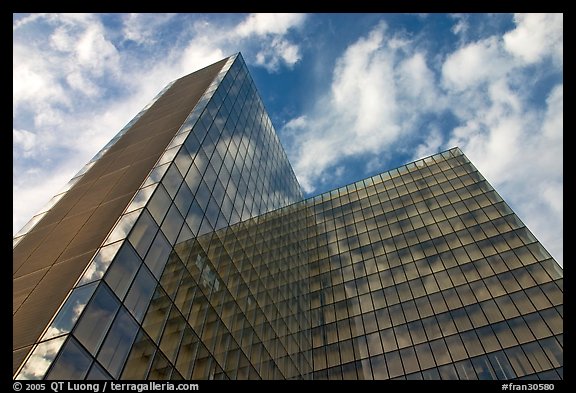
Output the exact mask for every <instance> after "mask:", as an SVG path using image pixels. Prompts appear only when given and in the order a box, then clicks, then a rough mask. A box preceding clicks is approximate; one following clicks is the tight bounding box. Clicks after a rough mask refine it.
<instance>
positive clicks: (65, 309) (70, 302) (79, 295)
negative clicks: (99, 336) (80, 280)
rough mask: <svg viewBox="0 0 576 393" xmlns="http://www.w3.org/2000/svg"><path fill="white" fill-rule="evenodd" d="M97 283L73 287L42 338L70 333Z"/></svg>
mask: <svg viewBox="0 0 576 393" xmlns="http://www.w3.org/2000/svg"><path fill="white" fill-rule="evenodd" d="M96 286H97V283H92V284H89V285H84V286H82V287H79V288H76V289H74V291H72V293H71V294H70V297H69V298H68V299H67V300H66V302H65V303H64V305H63V306H62V308H61V309H60V311H58V315H57V316H56V318H55V319H54V321H53V322H52V323H51V324H50V327H49V328H48V330H47V331H46V333H45V334H44V336H42V340H47V339H49V338H52V337H56V336H59V335H62V334H66V333H70V331H71V330H72V328H73V327H74V324H75V323H76V321H77V320H78V317H79V316H80V314H82V311H83V310H84V307H86V303H88V300H90V296H92V294H93V293H94V290H95V289H96Z"/></svg>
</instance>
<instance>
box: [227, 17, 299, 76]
mask: <svg viewBox="0 0 576 393" xmlns="http://www.w3.org/2000/svg"><path fill="white" fill-rule="evenodd" d="M305 20H306V15H305V14H273V13H270V14H250V15H248V16H247V17H246V18H245V19H244V20H243V21H242V22H241V23H240V24H238V25H237V26H236V28H235V29H234V30H233V33H232V38H233V37H236V39H246V38H250V37H257V39H258V40H259V41H260V43H259V44H258V45H257V47H258V49H257V50H256V55H255V58H256V64H258V65H261V66H263V67H265V68H266V69H267V70H268V71H269V72H274V71H278V69H279V67H280V65H282V64H284V65H286V66H287V67H289V68H291V67H293V66H294V65H295V64H296V63H297V62H298V61H300V59H301V57H302V56H301V53H300V47H299V45H297V44H295V43H294V42H292V41H290V40H289V39H288V38H287V35H288V33H289V32H290V30H294V29H298V28H300V27H301V26H302V25H303V23H304V21H305Z"/></svg>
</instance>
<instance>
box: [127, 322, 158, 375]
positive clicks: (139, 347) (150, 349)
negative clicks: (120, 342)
mask: <svg viewBox="0 0 576 393" xmlns="http://www.w3.org/2000/svg"><path fill="white" fill-rule="evenodd" d="M155 350H156V347H155V346H154V344H153V343H152V341H151V340H150V338H148V335H146V333H144V331H143V330H140V332H139V333H138V336H137V337H136V340H135V341H134V345H133V346H132V348H131V350H130V355H129V356H128V360H127V361H126V366H125V367H124V371H123V372H122V379H132V380H142V379H146V376H147V374H148V368H149V367H150V363H151V362H152V358H153V357H154V351H155Z"/></svg>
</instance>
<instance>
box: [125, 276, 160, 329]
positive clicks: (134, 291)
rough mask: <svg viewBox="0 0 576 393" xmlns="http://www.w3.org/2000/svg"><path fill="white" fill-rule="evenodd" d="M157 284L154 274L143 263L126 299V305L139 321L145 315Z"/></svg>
mask: <svg viewBox="0 0 576 393" xmlns="http://www.w3.org/2000/svg"><path fill="white" fill-rule="evenodd" d="M156 285H157V282H156V280H154V276H152V274H151V273H150V271H149V270H148V268H147V267H146V266H144V265H142V266H141V267H140V270H139V271H138V274H137V275H136V278H135V279H134V283H133V284H132V287H131V288H130V291H128V295H127V296H126V300H125V301H124V304H125V306H126V307H127V308H128V310H130V311H131V312H132V315H133V316H134V317H135V318H136V320H137V321H138V322H141V321H142V318H143V317H144V313H145V312H146V309H147V308H148V304H149V303H150V299H151V298H152V295H153V294H154V289H155V288H156Z"/></svg>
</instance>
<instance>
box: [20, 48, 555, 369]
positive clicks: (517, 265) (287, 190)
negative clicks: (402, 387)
mask: <svg viewBox="0 0 576 393" xmlns="http://www.w3.org/2000/svg"><path fill="white" fill-rule="evenodd" d="M562 281H563V272H562V269H561V268H560V267H559V266H558V264H557V263H556V261H554V259H553V258H551V256H550V255H549V254H548V253H547V252H546V250H545V249H544V248H543V247H542V246H541V244H540V243H539V242H538V240H537V239H536V238H535V237H534V236H533V235H532V233H531V232H530V231H529V230H528V228H526V226H525V225H524V224H523V223H522V222H521V221H520V220H519V218H518V217H517V216H516V215H515V214H514V212H513V211H512V210H511V209H510V207H509V206H508V205H507V204H506V202H505V201H503V200H502V198H500V196H499V195H498V194H497V192H496V191H495V190H494V189H493V188H492V187H491V186H490V184H489V183H488V182H487V181H486V180H485V179H484V178H483V177H482V175H481V174H480V173H479V172H478V171H477V170H476V168H475V167H474V166H473V164H472V163H471V162H470V161H469V160H468V159H467V158H466V156H465V155H464V154H463V152H462V151H460V149H458V148H453V149H450V150H448V151H445V152H442V153H439V154H436V155H433V156H431V157H428V158H425V159H422V160H419V161H416V162H413V163H410V164H407V165H404V166H402V167H399V168H396V169H393V170H390V171H388V172H385V173H382V174H379V175H376V176H373V177H370V178H368V179H364V180H361V181H359V182H357V183H354V184H350V185H348V186H344V187H341V188H338V189H336V190H333V191H330V192H326V193H324V194H321V195H318V196H315V197H312V198H308V199H303V196H302V193H301V191H300V187H299V185H298V182H297V180H296V177H295V175H294V173H293V171H292V169H291V166H290V163H289V161H288V159H287V157H286V154H285V152H284V150H283V148H282V146H281V144H280V142H279V140H278V138H277V136H276V133H275V131H274V128H273V126H272V124H271V122H270V119H269V117H268V115H267V114H266V111H265V109H264V105H263V103H262V102H261V99H260V98H259V96H258V93H257V89H256V87H255V85H254V82H253V81H252V79H251V77H250V75H249V73H248V70H247V67H246V65H245V64H244V61H243V59H242V57H241V55H240V54H237V55H234V56H231V57H229V58H227V59H224V60H222V61H220V62H218V63H215V64H213V65H211V66H209V67H206V68H204V69H202V70H200V71H197V72H195V73H193V74H190V75H188V76H185V77H183V78H180V79H178V80H176V81H174V82H172V83H171V84H169V85H168V86H167V87H166V88H165V89H164V90H163V91H162V92H160V94H159V95H158V96H157V97H156V98H155V99H154V100H153V101H152V102H151V103H150V104H149V105H148V106H147V107H146V108H144V109H143V110H142V111H141V112H140V113H139V114H138V115H137V116H136V117H135V118H134V119H133V120H132V121H131V122H130V123H129V124H128V125H127V126H126V127H125V128H124V129H123V130H121V131H120V132H119V133H118V135H117V136H116V137H115V138H114V139H113V140H112V141H111V142H110V143H109V144H108V145H106V146H105V147H104V148H103V149H102V151H100V152H99V153H98V154H97V155H96V156H95V157H94V158H93V159H92V160H91V161H90V162H89V163H88V164H87V165H86V166H85V167H84V168H83V169H82V170H81V171H80V172H79V173H78V174H77V176H75V177H74V178H73V179H72V180H71V181H70V182H69V184H68V185H67V186H66V187H65V188H64V190H62V192H61V193H60V194H58V195H57V196H55V197H54V198H53V200H52V202H51V203H49V205H48V206H47V207H45V208H44V209H43V210H42V211H41V212H40V213H39V214H38V215H36V216H35V217H34V218H33V219H32V220H31V221H30V223H29V224H28V225H26V226H25V227H24V228H23V229H22V230H21V231H20V232H19V233H18V234H16V236H15V237H14V254H13V283H14V290H13V327H14V333H13V373H14V378H16V379H60V380H62V379H153V380H162V379H308V380H312V379H313V380H316V379H404V378H405V379H515V378H526V379H562V378H563V349H562V348H563V308H562V305H563V286H562Z"/></svg>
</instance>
